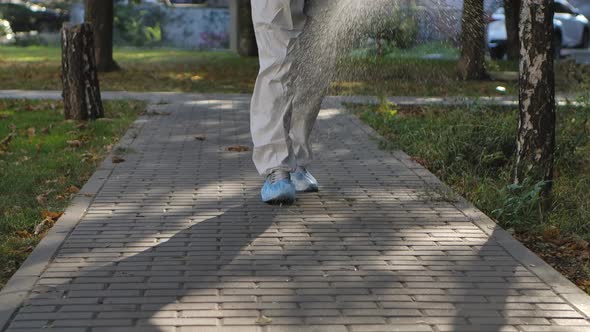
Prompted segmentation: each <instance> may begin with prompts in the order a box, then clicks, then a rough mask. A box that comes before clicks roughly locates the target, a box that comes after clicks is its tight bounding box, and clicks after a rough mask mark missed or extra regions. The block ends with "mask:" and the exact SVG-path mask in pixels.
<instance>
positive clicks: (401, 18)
mask: <svg viewBox="0 0 590 332" xmlns="http://www.w3.org/2000/svg"><path fill="white" fill-rule="evenodd" d="M416 13H417V10H416V7H414V6H409V7H398V8H396V9H394V10H393V11H392V12H391V14H390V15H385V16H380V17H378V18H376V20H375V21H374V22H372V23H373V24H371V27H370V28H369V32H368V36H369V38H371V39H373V40H374V41H375V43H376V46H377V50H376V51H377V55H379V56H381V55H383V53H384V49H385V48H388V47H395V48H402V49H407V48H410V47H412V46H414V45H415V44H416V41H417V39H418V34H419V25H418V21H417V19H416Z"/></svg>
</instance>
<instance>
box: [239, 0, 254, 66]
mask: <svg viewBox="0 0 590 332" xmlns="http://www.w3.org/2000/svg"><path fill="white" fill-rule="evenodd" d="M237 1H238V54H240V55H241V56H258V46H257V45H256V35H255V34H254V24H253V23H252V7H251V5H250V0H237Z"/></svg>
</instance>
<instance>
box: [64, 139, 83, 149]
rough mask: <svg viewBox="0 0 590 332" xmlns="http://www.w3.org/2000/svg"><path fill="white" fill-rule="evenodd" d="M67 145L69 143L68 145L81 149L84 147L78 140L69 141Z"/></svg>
mask: <svg viewBox="0 0 590 332" xmlns="http://www.w3.org/2000/svg"><path fill="white" fill-rule="evenodd" d="M66 143H68V145H69V146H70V147H72V148H79V147H81V146H82V142H81V141H79V140H77V139H75V140H72V141H67V142H66Z"/></svg>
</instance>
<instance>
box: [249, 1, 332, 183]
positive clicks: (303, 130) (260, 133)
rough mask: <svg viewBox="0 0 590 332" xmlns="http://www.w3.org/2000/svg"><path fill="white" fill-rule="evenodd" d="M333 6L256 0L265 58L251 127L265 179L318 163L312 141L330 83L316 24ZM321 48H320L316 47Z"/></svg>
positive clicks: (261, 53) (257, 162)
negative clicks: (310, 138) (328, 7)
mask: <svg viewBox="0 0 590 332" xmlns="http://www.w3.org/2000/svg"><path fill="white" fill-rule="evenodd" d="M330 1H333V0H252V1H251V4H252V18H253V22H254V29H255V32H256V39H257V43H258V51H259V57H260V72H259V74H258V79H257V81H256V86H255V89H254V96H253V98H252V104H251V111H250V114H251V115H250V124H251V133H252V139H253V142H254V154H253V160H254V164H255V165H256V168H257V169H258V171H259V173H260V174H261V175H267V174H269V173H270V172H271V171H272V170H274V169H282V170H286V171H291V170H293V169H295V167H296V166H306V165H307V164H308V163H309V162H310V161H311V159H312V152H311V145H310V142H309V137H310V134H311V131H312V129H313V126H314V124H315V121H316V118H317V115H318V113H319V110H320V106H321V102H322V98H323V96H324V94H325V92H326V90H327V86H328V83H329V80H328V79H327V77H325V76H326V75H325V74H324V75H322V73H327V71H329V69H328V68H326V61H325V59H320V58H326V57H325V56H324V57H320V56H319V54H313V53H314V52H315V53H318V52H317V50H318V47H319V46H317V43H316V40H315V39H317V38H314V36H313V35H314V34H316V35H317V34H320V33H321V32H320V31H315V30H321V28H319V25H318V28H317V29H314V28H315V27H314V22H316V21H318V20H317V18H319V17H320V15H322V13H323V12H324V11H326V10H328V9H327V5H326V4H327V3H329V2H330ZM314 45H315V46H314Z"/></svg>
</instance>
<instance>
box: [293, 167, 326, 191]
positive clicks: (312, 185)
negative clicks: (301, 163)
mask: <svg viewBox="0 0 590 332" xmlns="http://www.w3.org/2000/svg"><path fill="white" fill-rule="evenodd" d="M291 182H293V186H295V190H296V191H297V192H304V193H315V192H318V191H319V185H318V181H317V180H316V179H315V178H314V177H313V175H311V173H309V172H308V171H307V170H306V169H305V168H303V167H298V168H297V170H296V171H295V172H293V173H291Z"/></svg>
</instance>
